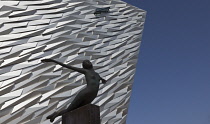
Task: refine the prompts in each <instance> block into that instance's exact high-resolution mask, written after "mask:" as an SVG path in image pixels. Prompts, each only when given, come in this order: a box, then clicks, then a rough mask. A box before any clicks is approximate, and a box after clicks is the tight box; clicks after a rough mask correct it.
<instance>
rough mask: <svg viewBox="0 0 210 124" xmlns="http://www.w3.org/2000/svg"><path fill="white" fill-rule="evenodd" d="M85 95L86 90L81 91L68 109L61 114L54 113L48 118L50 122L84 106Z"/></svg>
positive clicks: (60, 112)
mask: <svg viewBox="0 0 210 124" xmlns="http://www.w3.org/2000/svg"><path fill="white" fill-rule="evenodd" d="M85 94H86V92H85V90H82V91H80V92H79V93H78V94H77V96H76V97H75V98H74V100H73V101H72V103H71V104H70V105H69V107H68V108H67V109H64V110H62V111H59V112H54V113H53V114H52V115H50V116H48V117H47V119H50V121H51V122H53V121H54V119H55V118H56V117H57V116H61V115H63V114H65V113H67V112H69V111H72V110H74V109H77V108H79V107H81V106H82V105H84V103H83V102H84V99H86V97H85Z"/></svg>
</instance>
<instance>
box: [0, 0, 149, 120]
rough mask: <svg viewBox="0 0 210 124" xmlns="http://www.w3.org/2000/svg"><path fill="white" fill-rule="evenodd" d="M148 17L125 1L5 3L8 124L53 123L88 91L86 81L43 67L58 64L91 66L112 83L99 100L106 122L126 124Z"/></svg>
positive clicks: (1, 11) (0, 61)
mask: <svg viewBox="0 0 210 124" xmlns="http://www.w3.org/2000/svg"><path fill="white" fill-rule="evenodd" d="M105 7H110V9H109V12H108V13H101V14H100V13H99V14H94V12H95V11H96V9H97V8H105ZM145 15H146V12H145V11H144V10H141V9H139V8H136V7H134V6H131V5H129V4H127V3H125V2H123V1H120V0H33V1H17V0H10V1H0V26H1V28H0V123H1V124H21V123H22V124H38V123H40V124H49V123H50V121H49V120H46V117H47V116H48V115H50V114H51V113H53V112H54V111H58V110H61V109H65V108H66V107H67V106H68V105H69V104H70V103H71V101H72V100H73V98H74V97H75V95H76V94H77V92H79V91H80V90H81V89H83V88H84V87H85V86H86V82H85V80H84V76H83V75H81V74H79V73H77V72H73V71H72V70H69V69H67V68H64V67H61V66H59V65H56V64H54V63H42V62H41V60H42V59H45V58H52V59H55V60H58V61H60V62H63V63H65V64H69V65H72V66H75V67H82V65H81V63H82V61H83V60H85V59H88V60H90V61H91V62H92V63H93V66H94V68H95V70H96V72H98V73H99V74H100V76H101V77H103V78H104V79H106V80H107V83H106V84H100V91H99V93H98V96H97V98H96V99H95V100H94V101H93V102H92V103H93V104H95V105H98V106H100V118H101V123H102V124H125V123H126V116H127V112H128V105H129V99H130V96H131V90H132V83H133V79H134V74H135V70H136V64H137V60H138V54H139V47H140V43H141V37H142V31H143V27H144V22H145ZM53 123H54V124H58V123H61V117H57V118H56V119H55V121H54V122H53Z"/></svg>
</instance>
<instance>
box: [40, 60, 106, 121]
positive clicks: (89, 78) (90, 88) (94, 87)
mask: <svg viewBox="0 0 210 124" xmlns="http://www.w3.org/2000/svg"><path fill="white" fill-rule="evenodd" d="M41 61H42V62H54V63H57V64H59V65H61V66H63V67H66V68H68V69H71V70H74V71H77V72H79V73H82V74H84V75H85V79H86V82H87V86H86V88H84V89H83V90H81V91H80V92H79V93H78V94H77V95H76V97H75V98H74V100H73V101H72V103H71V104H70V105H69V106H68V108H67V109H65V110H62V111H59V112H54V113H53V114H51V115H49V116H48V117H47V119H50V121H51V122H53V121H54V119H55V118H56V117H57V116H60V115H63V114H65V113H66V112H69V111H72V110H74V109H77V108H79V107H81V106H84V105H86V104H90V103H91V102H92V101H93V100H94V99H95V98H96V96H97V93H98V90H99V82H100V80H101V81H102V83H103V84H105V83H106V80H105V79H103V78H101V77H100V75H99V74H98V73H97V72H95V71H94V69H93V65H92V63H91V62H90V61H89V60H84V61H83V62H82V66H83V68H77V67H73V66H70V65H66V64H63V63H61V62H58V61H55V60H53V59H43V60H41Z"/></svg>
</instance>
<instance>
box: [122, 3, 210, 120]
mask: <svg viewBox="0 0 210 124" xmlns="http://www.w3.org/2000/svg"><path fill="white" fill-rule="evenodd" d="M123 1H125V2H128V3H130V4H132V5H135V6H137V7H139V8H141V9H144V10H146V11H147V17H146V23H145V27H144V32H143V39H142V44H141V47H140V54H139V60H138V64H137V70H136V75H135V81H134V85H133V91H132V96H131V101H130V105H129V111H128V117H127V124H210V0H123Z"/></svg>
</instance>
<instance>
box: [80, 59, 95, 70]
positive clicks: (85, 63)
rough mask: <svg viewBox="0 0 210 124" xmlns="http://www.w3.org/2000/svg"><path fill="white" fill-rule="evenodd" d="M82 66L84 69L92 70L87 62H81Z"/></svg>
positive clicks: (91, 66) (90, 64)
mask: <svg viewBox="0 0 210 124" xmlns="http://www.w3.org/2000/svg"><path fill="white" fill-rule="evenodd" d="M82 66H83V68H84V69H92V68H93V65H92V63H91V62H90V61H89V60H84V61H83V62H82Z"/></svg>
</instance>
